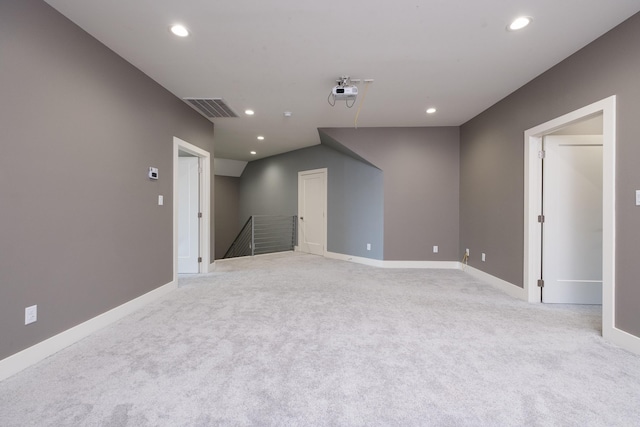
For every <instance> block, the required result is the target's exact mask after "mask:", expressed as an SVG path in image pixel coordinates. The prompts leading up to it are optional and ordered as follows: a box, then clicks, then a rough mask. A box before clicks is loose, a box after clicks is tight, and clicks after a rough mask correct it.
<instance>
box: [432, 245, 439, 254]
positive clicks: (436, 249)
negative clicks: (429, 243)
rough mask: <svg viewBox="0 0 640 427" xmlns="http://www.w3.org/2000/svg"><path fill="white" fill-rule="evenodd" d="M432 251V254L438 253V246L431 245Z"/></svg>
mask: <svg viewBox="0 0 640 427" xmlns="http://www.w3.org/2000/svg"><path fill="white" fill-rule="evenodd" d="M433 253H434V254H437V253H438V247H437V246H434V247H433Z"/></svg>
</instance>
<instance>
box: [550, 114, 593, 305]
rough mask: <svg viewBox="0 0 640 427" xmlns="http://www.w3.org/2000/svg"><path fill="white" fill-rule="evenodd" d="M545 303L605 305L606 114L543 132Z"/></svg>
mask: <svg viewBox="0 0 640 427" xmlns="http://www.w3.org/2000/svg"><path fill="white" fill-rule="evenodd" d="M542 153H544V155H543V156H541V157H542V159H541V161H540V163H541V165H540V167H542V195H541V196H542V203H541V218H540V221H539V222H540V224H541V228H542V236H541V239H542V244H541V250H542V265H541V281H540V285H542V286H539V287H540V293H541V301H542V302H544V303H559V304H595V305H601V304H602V114H601V113H600V114H598V115H596V116H594V117H591V118H588V119H585V120H582V121H580V122H577V123H574V124H571V125H569V126H567V127H565V128H562V129H560V130H558V131H556V132H553V133H551V134H549V135H544V136H543V137H542Z"/></svg>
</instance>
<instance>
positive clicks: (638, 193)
mask: <svg viewBox="0 0 640 427" xmlns="http://www.w3.org/2000/svg"><path fill="white" fill-rule="evenodd" d="M636 206H640V190H636Z"/></svg>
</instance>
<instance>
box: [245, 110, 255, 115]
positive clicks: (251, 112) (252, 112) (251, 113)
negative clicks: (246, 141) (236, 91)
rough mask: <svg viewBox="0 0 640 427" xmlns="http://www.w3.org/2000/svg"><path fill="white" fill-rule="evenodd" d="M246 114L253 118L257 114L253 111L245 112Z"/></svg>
mask: <svg viewBox="0 0 640 427" xmlns="http://www.w3.org/2000/svg"><path fill="white" fill-rule="evenodd" d="M244 113H245V114H246V115H247V116H253V115H254V114H255V112H254V111H253V110H244Z"/></svg>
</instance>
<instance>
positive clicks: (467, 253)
mask: <svg viewBox="0 0 640 427" xmlns="http://www.w3.org/2000/svg"><path fill="white" fill-rule="evenodd" d="M464 253H465V254H466V255H467V256H469V248H467V249H465V251H464Z"/></svg>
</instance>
